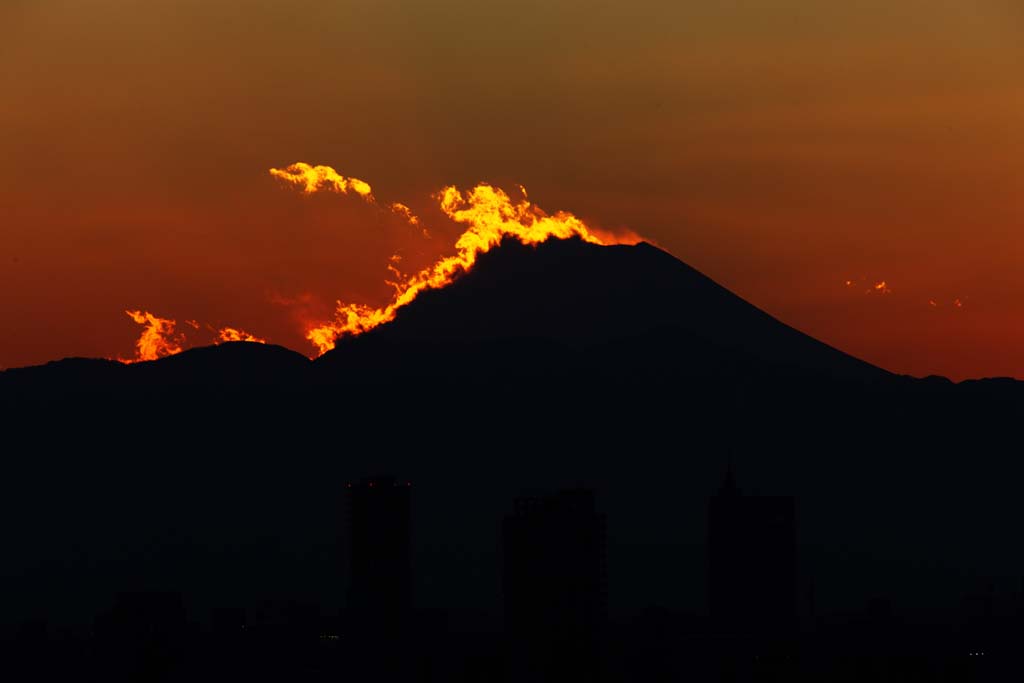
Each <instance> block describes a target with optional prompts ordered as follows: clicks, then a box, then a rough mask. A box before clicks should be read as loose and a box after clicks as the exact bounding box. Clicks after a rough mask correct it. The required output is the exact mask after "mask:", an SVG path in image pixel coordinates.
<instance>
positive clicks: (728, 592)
mask: <svg viewBox="0 0 1024 683" xmlns="http://www.w3.org/2000/svg"><path fill="white" fill-rule="evenodd" d="M795 507H796V506H795V503H794V499H793V498H790V497H781V496H778V497H775V496H749V495H743V494H742V493H741V492H740V490H739V488H738V487H737V486H736V479H735V476H734V475H733V472H732V467H731V466H730V468H729V470H728V471H727V472H726V475H725V481H724V482H723V484H722V487H721V488H720V489H719V491H718V493H717V494H716V495H714V496H713V497H712V498H711V502H710V505H709V509H708V597H709V603H710V604H709V607H710V610H711V618H712V623H713V624H714V626H715V628H716V629H717V630H718V631H719V632H721V633H726V634H729V635H733V636H738V637H743V638H748V639H750V640H751V641H753V642H757V643H762V644H764V643H767V642H771V641H776V642H778V641H784V640H786V639H788V638H790V637H792V636H793V635H794V634H795V630H796V625H797V577H796V571H797V566H796V510H795Z"/></svg>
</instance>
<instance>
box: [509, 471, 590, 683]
mask: <svg viewBox="0 0 1024 683" xmlns="http://www.w3.org/2000/svg"><path fill="white" fill-rule="evenodd" d="M605 526H606V525H605V518H604V515H603V514H600V513H598V512H597V511H596V509H595V505H594V495H593V493H592V492H590V491H585V490H572V491H562V492H560V493H558V494H557V495H553V496H546V497H532V498H519V499H517V500H516V501H515V508H514V511H513V513H512V514H511V515H510V516H508V517H506V518H505V520H504V523H503V525H502V548H503V554H504V557H503V565H504V572H503V577H502V578H503V591H504V602H505V624H506V631H507V634H508V637H509V645H510V648H511V651H510V652H509V658H510V663H511V664H512V665H513V666H514V667H515V668H517V669H518V670H519V671H518V673H519V674H520V675H521V676H525V677H527V678H530V679H532V680H588V679H593V678H594V676H595V675H596V672H597V671H598V669H599V666H598V664H597V662H598V656H599V654H600V648H599V642H600V638H601V636H602V632H603V627H604V623H605V620H606V615H607V568H606V539H605Z"/></svg>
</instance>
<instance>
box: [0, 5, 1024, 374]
mask: <svg viewBox="0 0 1024 683" xmlns="http://www.w3.org/2000/svg"><path fill="white" fill-rule="evenodd" d="M845 4H846V5H855V6H838V5H839V3H822V2H817V1H814V0H799V1H797V0H745V1H738V2H723V3H679V2H667V1H666V2H654V1H651V0H638V1H636V2H632V3H614V4H612V3H607V4H605V3H593V2H583V1H582V0H571V1H554V2H552V1H546V2H542V1H540V0H525V1H523V2H519V3H514V4H501V3H498V4H495V3H477V2H468V1H466V0H438V1H437V2H432V3H423V2H413V1H411V0H404V1H398V0H391V1H388V0H380V1H379V2H372V3H365V2H364V3H355V2H347V1H345V0H335V1H332V2H323V1H322V0H321V2H306V1H305V0H289V1H287V2H285V1H280V2H274V1H271V0H262V1H258V2H251V3H228V2H222V1H220V0H205V1H203V2H200V1H198V0H174V1H173V2H172V1H170V0H150V1H148V2H146V3H138V2H129V1H128V0H74V1H72V0H64V1H57V0H20V1H19V0H13V1H11V0H8V1H7V2H4V3H2V4H0V92H2V93H3V96H2V97H0V155H2V156H0V158H2V159H3V160H4V163H3V165H2V167H0V323H2V326H0V366H3V367H12V366H18V365H24V364H30V363H39V362H44V361H46V360H50V359H53V358H59V357H64V356H70V355H84V356H127V355H129V354H131V353H132V351H133V343H134V340H135V338H136V337H137V334H138V331H139V328H138V326H137V325H135V324H134V323H133V322H132V321H131V320H130V319H129V318H128V317H127V316H126V315H125V314H124V310H125V309H139V308H142V309H146V310H150V311H152V312H153V313H156V314H158V315H161V316H165V317H168V318H174V319H176V320H179V321H182V320H185V319H194V320H199V321H202V322H203V323H208V324H210V325H214V326H221V325H232V326H235V327H238V328H242V329H245V330H248V331H251V332H253V333H254V334H258V335H259V336H261V337H266V338H267V339H269V340H270V341H274V342H277V343H281V344H284V345H286V346H289V347H292V348H295V349H297V350H301V351H303V352H307V353H311V352H312V351H313V349H312V347H311V346H310V345H309V342H307V341H306V340H305V339H303V330H302V325H301V322H300V321H301V320H303V319H308V318H310V317H316V316H321V317H324V318H326V317H329V315H330V311H331V308H332V305H333V302H334V300H335V299H337V298H343V299H346V300H347V301H359V302H366V303H372V304H375V305H379V304H383V303H385V302H386V300H387V298H388V296H389V294H390V289H389V288H388V286H387V285H386V284H384V279H385V278H386V277H388V276H389V273H388V271H387V270H386V266H387V264H388V258H389V256H391V255H392V254H394V253H400V254H402V256H403V264H405V265H406V266H407V267H409V268H410V269H411V268H413V267H422V266H425V265H427V264H428V263H429V262H431V261H433V260H434V259H435V258H437V257H438V256H440V255H442V254H448V253H450V252H451V245H452V241H453V240H454V238H455V236H456V235H458V233H459V232H460V231H461V230H460V228H459V227H458V226H456V225H455V224H453V223H451V222H450V221H447V220H446V219H445V218H444V217H443V215H441V214H440V213H439V212H438V211H437V210H436V206H435V205H434V202H433V201H432V200H431V199H430V193H432V192H436V191H437V190H439V189H440V188H441V187H443V186H445V185H449V184H455V185H458V186H460V187H463V188H465V187H468V186H471V185H473V184H475V183H477V182H479V181H488V182H492V183H495V184H497V185H501V186H504V187H506V188H508V189H509V190H513V189H514V188H515V187H516V186H517V185H518V184H522V185H524V186H526V188H527V189H528V190H529V193H530V198H531V199H532V200H533V201H535V202H536V203H537V204H538V205H540V206H541V207H543V208H545V209H547V210H549V211H555V210H559V209H564V210H567V211H572V212H573V213H575V214H577V215H579V216H581V217H582V218H584V219H585V220H586V221H587V222H588V223H589V224H592V225H595V226H598V227H603V228H612V229H614V228H620V227H629V228H631V229H633V230H635V231H637V232H639V233H641V234H643V235H647V236H650V237H651V238H652V239H654V240H656V241H657V242H658V243H659V244H660V245H662V246H663V247H665V248H666V249H668V250H669V251H671V252H672V253H674V254H675V255H677V256H678V257H680V258H682V259H683V260H685V261H687V262H688V263H690V264H691V265H693V266H694V267H696V268H698V269H700V270H702V271H703V272H705V273H706V274H708V275H709V276H711V277H713V278H714V279H716V280H717V281H719V282H720V283H722V284H723V285H725V286H727V287H728V288H730V289H732V290H733V291H734V292H736V293H737V294H739V295H741V296H743V297H744V298H746V299H748V300H750V301H751V302H753V303H755V304H756V305H758V306H761V307H762V308H764V309H765V310H767V311H768V312H770V313H772V314H773V315H775V316H776V317H778V318H780V319H782V320H783V321H785V322H787V323H789V324H791V325H793V326H795V327H797V328H799V329H801V330H803V331H805V332H807V333H809V334H811V335H813V336H816V337H818V338H820V339H822V340H823V341H826V342H828V343H830V344H833V345H835V346H837V347H839V348H841V349H843V350H846V351H848V352H850V353H853V354H854V355H857V356H860V357H862V358H864V359H865V360H868V361H870V362H873V363H877V364H879V365H881V366H883V367H885V368H888V369H890V370H894V371H897V372H905V373H911V374H915V375H925V374H932V373H938V374H945V375H949V376H951V377H954V378H957V379H960V378H964V377H975V376H991V375H1013V376H1017V377H1024V269H1022V268H1021V267H1020V264H1021V263H1022V260H1024V236H1022V233H1021V229H1020V228H1021V217H1022V213H1024V204H1022V202H1021V199H1020V197H1021V196H1022V193H1021V190H1022V189H1024V154H1022V152H1024V42H1022V41H1020V39H1019V38H1020V35H1021V34H1022V33H1021V32H1022V29H1024V10H1022V9H1020V5H1019V3H1017V2H1010V0H978V1H977V2H972V3H965V2H961V1H959V0H958V1H956V2H954V1H952V0H931V1H930V2H924V1H923V0H920V1H918V0H913V1H911V0H888V1H885V2H883V1H882V0H865V1H864V2H858V3H845ZM299 160H303V161H309V162H311V163H323V164H330V165H332V166H334V167H335V168H337V169H338V170H339V171H340V172H342V173H344V174H347V175H351V176H356V177H358V178H363V179H365V180H367V181H369V182H370V183H371V184H372V185H373V187H374V192H375V194H377V195H379V196H380V197H382V198H384V199H386V200H387V201H402V202H405V203H407V204H409V205H410V206H411V207H412V208H413V209H414V210H415V211H417V212H419V213H422V214H423V216H424V218H425V219H427V220H428V223H429V227H430V229H431V235H432V237H431V238H429V239H427V238H424V237H423V235H422V234H420V233H419V232H417V231H415V230H412V229H411V228H410V226H409V225H408V224H406V223H404V222H403V221H401V220H398V219H396V218H395V217H393V216H388V215H386V214H384V213H381V212H380V211H376V210H374V209H373V207H370V206H368V205H366V204H365V203H360V202H359V201H358V200H356V199H354V198H351V197H339V196H337V195H324V196H321V195H317V196H313V197H307V196H302V195H300V194H298V193H296V192H294V191H287V190H284V189H282V187H281V185H280V183H279V182H278V181H275V179H274V178H271V177H270V176H269V175H268V174H267V169H269V168H271V167H281V166H285V165H287V164H290V163H292V162H294V161H299ZM847 280H851V281H853V283H854V284H853V285H849V286H848V285H846V281H847ZM883 280H884V281H885V282H886V283H887V287H888V288H889V289H890V290H891V292H890V293H889V294H867V293H866V291H867V290H868V289H870V288H872V286H873V285H874V284H875V283H877V282H880V281H883ZM955 299H960V301H961V304H962V306H960V307H957V306H955V305H954V304H953V302H954V300H955ZM930 300H931V301H935V302H936V304H937V305H936V306H931V305H930V304H929V301H930ZM210 338H211V340H212V333H211V334H210ZM190 339H193V340H194V341H195V342H196V343H200V342H201V343H205V342H206V341H208V340H205V339H203V338H202V337H201V336H199V335H197V336H195V337H192V336H191V335H190Z"/></svg>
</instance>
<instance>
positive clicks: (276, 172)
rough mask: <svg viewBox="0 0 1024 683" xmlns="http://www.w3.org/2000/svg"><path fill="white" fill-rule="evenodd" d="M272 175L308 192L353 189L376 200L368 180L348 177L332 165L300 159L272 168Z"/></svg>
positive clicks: (368, 198) (365, 197) (366, 197)
mask: <svg viewBox="0 0 1024 683" xmlns="http://www.w3.org/2000/svg"><path fill="white" fill-rule="evenodd" d="M270 175H272V176H274V177H275V178H281V179H282V180H286V181H288V182H289V183H292V184H293V185H301V186H302V191H303V192H305V193H306V194H313V193H314V192H317V191H319V190H324V189H326V190H330V191H333V192H340V193H341V194H348V191H349V190H351V191H352V192H355V193H356V194H358V195H359V196H361V197H363V199H366V200H367V201H369V202H373V201H374V199H373V190H372V189H371V188H370V184H369V183H368V182H366V181H365V180H360V179H359V178H346V177H345V176H343V175H341V174H339V173H338V172H337V171H335V170H334V169H333V168H331V167H330V166H312V165H310V164H306V163H303V162H301V161H300V162H297V163H294V164H292V165H291V166H288V167H287V168H272V169H270Z"/></svg>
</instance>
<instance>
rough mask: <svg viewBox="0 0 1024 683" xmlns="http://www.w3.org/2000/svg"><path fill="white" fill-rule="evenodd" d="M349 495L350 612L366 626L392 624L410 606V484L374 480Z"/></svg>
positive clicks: (357, 486) (353, 486)
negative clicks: (376, 623)
mask: <svg viewBox="0 0 1024 683" xmlns="http://www.w3.org/2000/svg"><path fill="white" fill-rule="evenodd" d="M348 493H349V496H348V502H349V508H348V518H349V538H350V548H349V550H350V559H351V583H350V586H349V593H348V607H349V610H350V611H351V612H352V613H353V614H354V615H358V618H359V619H360V620H361V621H362V622H363V623H364V624H369V625H372V623H373V622H380V625H381V626H386V625H389V624H394V623H395V622H396V621H398V620H400V619H401V618H402V617H403V616H405V615H407V614H408V612H409V610H410V609H411V608H412V508H411V485H410V484H409V482H406V481H398V480H396V479H395V478H394V477H374V478H368V479H363V480H362V481H360V482H358V483H353V484H349V485H348Z"/></svg>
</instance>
